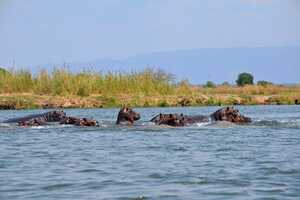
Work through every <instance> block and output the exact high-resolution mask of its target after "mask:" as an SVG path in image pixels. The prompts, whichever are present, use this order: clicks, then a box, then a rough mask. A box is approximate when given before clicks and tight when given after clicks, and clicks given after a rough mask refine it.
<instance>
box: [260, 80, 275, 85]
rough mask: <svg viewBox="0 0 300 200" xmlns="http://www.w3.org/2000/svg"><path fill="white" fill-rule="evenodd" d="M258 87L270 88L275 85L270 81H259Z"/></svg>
mask: <svg viewBox="0 0 300 200" xmlns="http://www.w3.org/2000/svg"><path fill="white" fill-rule="evenodd" d="M257 85H261V86H268V85H273V83H272V82H269V81H257Z"/></svg>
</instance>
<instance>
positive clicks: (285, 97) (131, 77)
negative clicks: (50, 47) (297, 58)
mask: <svg viewBox="0 0 300 200" xmlns="http://www.w3.org/2000/svg"><path fill="white" fill-rule="evenodd" d="M174 80H175V79H174V77H173V76H172V75H170V74H169V73H166V72H164V71H161V70H159V69H145V70H143V71H137V72H131V73H121V72H110V73H105V74H102V73H95V72H89V71H83V72H81V73H72V72H70V71H68V70H66V69H56V70H54V71H53V72H51V73H49V72H47V71H45V70H41V71H40V72H39V73H37V74H35V75H33V74H32V73H31V72H29V71H26V70H11V71H6V70H1V68H0V106H4V107H5V106H6V105H7V106H14V107H15V108H16V109H19V108H38V107H43V105H44V104H51V105H53V106H62V105H66V106H68V105H70V104H71V106H74V107H120V106H123V105H129V106H134V107H152V106H160V107H167V106H202V105H234V104H243V105H254V104H294V100H295V99H299V100H300V86H299V85H295V86H281V85H275V84H267V85H246V86H243V87H237V86H235V85H229V84H222V85H214V87H207V86H194V85H191V84H190V83H189V81H188V80H183V81H180V82H175V81H174ZM260 99H266V100H264V102H262V101H261V100H260Z"/></svg>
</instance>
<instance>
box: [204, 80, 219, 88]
mask: <svg viewBox="0 0 300 200" xmlns="http://www.w3.org/2000/svg"><path fill="white" fill-rule="evenodd" d="M204 87H206V88H215V87H216V85H215V84H214V82H212V81H207V82H206V84H205V85H204Z"/></svg>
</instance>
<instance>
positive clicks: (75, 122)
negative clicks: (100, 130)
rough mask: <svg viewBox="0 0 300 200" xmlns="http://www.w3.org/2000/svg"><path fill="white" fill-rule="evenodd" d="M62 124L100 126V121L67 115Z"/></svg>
mask: <svg viewBox="0 0 300 200" xmlns="http://www.w3.org/2000/svg"><path fill="white" fill-rule="evenodd" d="M60 124H73V125H75V126H99V123H98V121H96V120H93V119H87V118H82V119H80V118H76V117H65V118H64V119H63V120H61V121H60Z"/></svg>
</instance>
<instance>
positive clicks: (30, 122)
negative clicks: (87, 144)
mask: <svg viewBox="0 0 300 200" xmlns="http://www.w3.org/2000/svg"><path fill="white" fill-rule="evenodd" d="M48 122H59V123H60V124H73V125H75V126H99V123H98V122H97V121H96V120H93V119H87V118H82V119H81V118H76V117H70V116H67V115H66V113H65V112H63V111H62V110H59V111H50V112H46V113H42V114H34V115H28V116H25V117H20V118H13V119H8V120H6V121H4V122H3V123H18V126H23V127H28V126H43V125H47V124H48Z"/></svg>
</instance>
